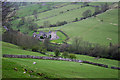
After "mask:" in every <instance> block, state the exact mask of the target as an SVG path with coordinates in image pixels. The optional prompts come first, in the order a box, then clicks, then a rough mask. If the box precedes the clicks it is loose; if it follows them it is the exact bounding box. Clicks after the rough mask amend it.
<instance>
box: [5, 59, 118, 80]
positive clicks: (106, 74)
mask: <svg viewBox="0 0 120 80" xmlns="http://www.w3.org/2000/svg"><path fill="white" fill-rule="evenodd" d="M33 62H36V64H35V65H34V64H32V63H33ZM7 66H9V67H7ZM22 67H23V68H22ZM14 68H18V71H15V70H14ZM23 69H27V70H33V71H34V72H33V73H31V75H32V77H33V78H39V77H41V76H39V75H37V74H36V73H44V74H45V76H47V77H51V78H117V77H118V71H117V70H112V69H106V68H103V67H98V66H93V65H89V64H82V65H80V64H79V63H75V62H65V61H50V60H37V59H16V58H11V59H9V58H3V78H6V77H7V78H31V77H30V73H25V74H24V73H23V72H24V71H23ZM91 71H92V72H91ZM8 73H11V74H8ZM23 74H24V75H23Z"/></svg>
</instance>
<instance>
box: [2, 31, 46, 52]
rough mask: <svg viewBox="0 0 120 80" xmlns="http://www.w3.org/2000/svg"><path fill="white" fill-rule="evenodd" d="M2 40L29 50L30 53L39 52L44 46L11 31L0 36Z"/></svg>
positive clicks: (28, 37) (26, 36)
mask: <svg viewBox="0 0 120 80" xmlns="http://www.w3.org/2000/svg"><path fill="white" fill-rule="evenodd" d="M2 40H3V41H5V42H9V43H12V44H15V45H18V46H21V47H22V48H23V49H31V50H32V51H40V49H43V47H44V45H43V44H42V43H40V41H39V40H37V39H35V38H34V37H30V36H28V35H26V34H23V33H21V32H19V31H16V30H12V29H10V30H9V31H6V32H4V33H3V34H2Z"/></svg>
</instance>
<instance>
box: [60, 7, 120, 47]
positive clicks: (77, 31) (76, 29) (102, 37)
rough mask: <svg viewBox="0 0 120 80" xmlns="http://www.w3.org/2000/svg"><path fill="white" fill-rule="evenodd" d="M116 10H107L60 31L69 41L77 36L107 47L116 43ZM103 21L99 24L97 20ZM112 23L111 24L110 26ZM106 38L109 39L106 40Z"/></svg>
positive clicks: (68, 25) (65, 26) (63, 27)
mask: <svg viewBox="0 0 120 80" xmlns="http://www.w3.org/2000/svg"><path fill="white" fill-rule="evenodd" d="M117 18H118V10H117V9H114V10H109V11H107V12H105V13H103V14H100V15H98V16H97V17H95V18H94V17H92V18H89V19H86V20H83V21H79V22H75V23H71V24H67V25H64V26H62V28H61V30H63V31H64V32H65V33H67V34H68V36H69V37H70V38H71V39H70V40H69V42H71V40H72V39H73V38H74V37H76V36H79V37H81V38H83V40H85V41H89V42H91V43H99V44H101V45H109V43H110V42H112V43H113V44H117V43H118V21H117ZM101 19H102V20H103V22H100V21H99V20H101ZM111 23H112V24H111ZM107 38H111V40H108V39H107Z"/></svg>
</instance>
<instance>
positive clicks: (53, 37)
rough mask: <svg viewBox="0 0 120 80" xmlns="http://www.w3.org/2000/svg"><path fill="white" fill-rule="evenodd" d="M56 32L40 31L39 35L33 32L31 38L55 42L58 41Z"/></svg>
mask: <svg viewBox="0 0 120 80" xmlns="http://www.w3.org/2000/svg"><path fill="white" fill-rule="evenodd" d="M56 32H57V31H49V32H43V31H40V32H39V34H37V33H36V32H34V33H33V37H35V38H37V39H39V40H41V41H42V40H44V39H45V38H49V39H50V40H56V39H59V37H58V36H57V34H56Z"/></svg>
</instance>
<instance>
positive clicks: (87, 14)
mask: <svg viewBox="0 0 120 80" xmlns="http://www.w3.org/2000/svg"><path fill="white" fill-rule="evenodd" d="M82 15H83V17H84V18H87V17H90V16H92V12H91V10H86V11H84V12H83V14H82Z"/></svg>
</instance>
